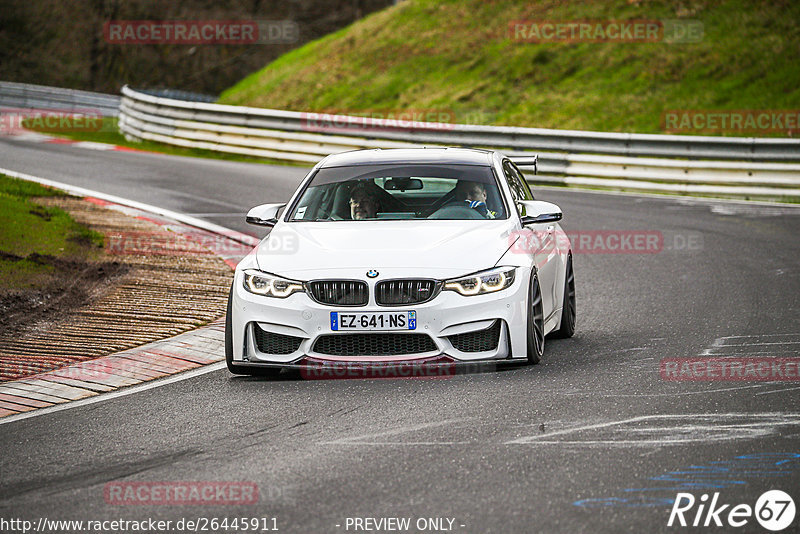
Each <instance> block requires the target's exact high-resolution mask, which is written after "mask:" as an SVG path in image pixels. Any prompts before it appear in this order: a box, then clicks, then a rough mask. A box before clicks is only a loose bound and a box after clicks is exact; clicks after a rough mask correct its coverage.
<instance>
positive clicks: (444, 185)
mask: <svg viewBox="0 0 800 534" xmlns="http://www.w3.org/2000/svg"><path fill="white" fill-rule="evenodd" d="M507 217H508V215H507V210H506V208H505V205H504V203H503V200H502V196H501V194H500V190H499V188H498V186H497V180H496V178H495V175H494V173H493V172H492V169H491V167H488V166H485V167H483V166H476V165H353V166H349V167H329V168H322V169H319V170H318V171H317V172H316V173H315V175H314V176H313V177H312V179H311V181H310V182H309V183H308V185H307V186H306V188H305V189H304V190H303V193H302V194H301V195H300V200H299V201H297V202H296V204H295V205H294V207H293V208H292V211H291V213H290V215H289V217H288V220H291V221H348V220H378V221H379V220H398V219H457V220H461V219H464V220H466V219H505V218H507Z"/></svg>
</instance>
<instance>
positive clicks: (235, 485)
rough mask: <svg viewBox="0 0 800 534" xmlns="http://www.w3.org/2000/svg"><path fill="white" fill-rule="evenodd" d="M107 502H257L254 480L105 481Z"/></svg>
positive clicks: (194, 503)
mask: <svg viewBox="0 0 800 534" xmlns="http://www.w3.org/2000/svg"><path fill="white" fill-rule="evenodd" d="M103 498H104V499H105V501H106V503H107V504H112V505H125V506H186V505H201V506H220V505H234V506H241V505H247V504H256V503H258V498H259V494H258V485H257V484H256V483H255V482H219V481H189V482H184V481H180V482H171V481H169V482H121V481H115V482H109V483H107V484H106V485H105V486H104V487H103Z"/></svg>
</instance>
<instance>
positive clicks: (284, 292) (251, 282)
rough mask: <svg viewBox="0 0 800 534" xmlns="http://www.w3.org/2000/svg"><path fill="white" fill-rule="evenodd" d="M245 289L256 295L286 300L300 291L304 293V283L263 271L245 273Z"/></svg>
mask: <svg viewBox="0 0 800 534" xmlns="http://www.w3.org/2000/svg"><path fill="white" fill-rule="evenodd" d="M244 288H245V289H246V290H247V291H249V292H250V293H255V294H256V295H265V296H267V297H277V298H279V299H283V298H286V297H288V296H289V295H291V294H292V293H297V292H298V291H304V289H303V283H302V282H298V281H296V280H287V279H286V278H281V277H280V276H275V275H273V274H268V273H262V272H261V271H245V272H244Z"/></svg>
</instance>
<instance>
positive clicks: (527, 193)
mask: <svg viewBox="0 0 800 534" xmlns="http://www.w3.org/2000/svg"><path fill="white" fill-rule="evenodd" d="M509 164H510V165H509V166H510V167H511V170H512V171H513V172H514V174H516V175H517V178H518V179H519V182H520V183H521V184H522V189H523V190H524V191H525V200H536V199H535V198H533V192H532V191H531V186H530V185H528V181H527V180H526V179H525V175H524V174H522V171H521V170H519V167H517V166H516V165H514V163H511V162H509Z"/></svg>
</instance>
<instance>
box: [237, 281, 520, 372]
mask: <svg viewBox="0 0 800 534" xmlns="http://www.w3.org/2000/svg"><path fill="white" fill-rule="evenodd" d="M529 276H530V275H529V273H528V274H526V273H525V272H524V270H522V269H518V270H517V275H516V277H515V280H514V283H513V284H512V285H511V286H510V287H508V288H506V289H504V290H502V291H498V292H497V293H490V294H485V295H476V296H468V297H465V296H462V295H459V294H458V293H456V292H454V291H442V292H441V293H440V294H438V295H437V296H436V297H435V298H434V299H432V300H430V301H428V302H425V303H422V304H414V305H407V306H396V307H394V306H377V305H374V303H372V302H371V303H370V304H368V305H366V306H359V307H344V306H340V307H337V306H331V305H326V304H320V303H318V302H315V301H314V300H312V299H311V297H310V296H309V295H308V294H306V293H295V294H293V295H291V296H289V297H287V298H283V299H279V298H274V297H266V296H261V295H255V294H252V293H250V292H248V291H246V290H245V289H244V287H243V286H242V272H241V271H237V273H236V278H235V281H234V286H233V287H234V290H233V300H232V306H231V314H232V315H231V319H232V327H233V328H232V339H233V361H234V363H235V364H237V365H242V366H255V367H258V366H264V367H276V366H278V367H308V365H309V363H310V364H311V365H317V364H318V363H319V362H361V363H365V362H366V363H387V362H414V361H416V362H426V361H427V362H431V363H433V362H434V360H436V359H437V358H443V359H444V360H446V361H440V362H439V363H447V362H448V361H449V362H451V363H450V364H448V365H452V363H455V364H458V363H462V362H466V363H470V362H480V361H490V362H491V361H495V362H496V361H499V360H508V359H524V358H525V357H526V354H527V352H526V350H527V345H526V328H527V313H526V298H527V289H528V284H529ZM367 282H368V284H369V285H370V294H371V295H372V294H374V283H375V281H367ZM409 310H414V311H415V312H416V315H417V325H416V329H415V330H403V331H387V330H369V331H358V332H350V331H347V332H341V331H333V330H332V329H331V324H330V313H331V312H332V311H338V312H344V313H347V312H358V313H365V312H366V313H368V312H392V311H400V312H404V311H409ZM498 322H499V327H500V332H499V339H498V341H497V344H496V346H495V347H494V348H493V349H492V350H480V351H472V350H471V351H465V350H459V349H458V348H457V347H456V346H454V341H455V340H457V339H459V338H453V337H452V336H458V335H463V334H469V333H476V332H482V331H486V330H487V329H490V328H492V327H493V326H494V327H496V325H497V323H498ZM256 329H260V330H261V331H263V332H265V333H268V334H278V335H279V336H290V337H291V338H292V339H294V340H295V341H296V345H297V346H296V348H294V346H292V348H294V350H292V351H291V352H288V353H284V354H275V353H267V352H263V351H261V350H259V344H258V343H257V342H256V332H257V330H256ZM354 334H376V335H381V334H390V335H409V334H412V335H414V334H416V335H426V336H429V337H430V339H431V341H432V342H433V343H432V344H428V345H429V348H430V350H426V351H424V352H417V353H404V354H380V355H370V356H362V355H347V356H339V355H333V354H324V353H322V352H319V351H317V350H315V345H316V344H317V341H318V340H319V339H320V337H321V336H351V335H354ZM287 339H288V338H287ZM460 339H464V338H460ZM456 344H458V343H457V342H456ZM461 346H462V348H463V345H461ZM282 352H286V351H282Z"/></svg>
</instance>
